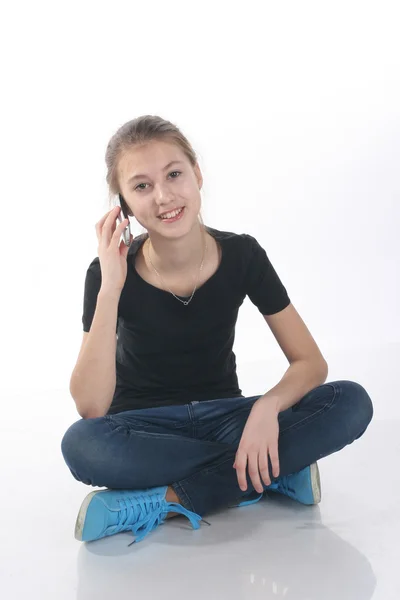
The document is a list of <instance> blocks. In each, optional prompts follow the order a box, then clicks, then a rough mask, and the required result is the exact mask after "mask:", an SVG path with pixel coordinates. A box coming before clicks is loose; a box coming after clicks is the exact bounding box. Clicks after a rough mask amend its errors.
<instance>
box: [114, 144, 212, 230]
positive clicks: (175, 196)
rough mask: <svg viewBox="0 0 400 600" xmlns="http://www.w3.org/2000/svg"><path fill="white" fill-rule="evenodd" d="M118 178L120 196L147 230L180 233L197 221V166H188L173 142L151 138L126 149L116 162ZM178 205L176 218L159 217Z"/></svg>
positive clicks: (186, 159)
mask: <svg viewBox="0 0 400 600" xmlns="http://www.w3.org/2000/svg"><path fill="white" fill-rule="evenodd" d="M173 161H174V162H173ZM118 178H119V182H120V186H121V193H122V196H123V198H124V199H125V201H126V203H127V204H128V206H129V208H130V209H131V211H132V213H133V214H134V216H135V217H136V219H137V220H138V222H139V223H140V224H141V225H142V226H143V227H144V228H145V229H147V231H149V232H150V233H155V234H158V235H163V236H167V237H171V236H172V237H176V236H178V235H179V236H181V235H184V234H185V233H187V232H188V231H190V230H191V229H192V227H193V226H194V225H195V224H197V223H198V222H199V221H198V215H199V211H200V208H201V196H200V188H201V186H202V184H203V178H202V176H201V172H200V168H199V166H198V165H197V164H196V166H195V167H192V165H191V163H190V161H189V160H188V158H187V156H186V155H185V154H184V152H183V151H182V150H181V149H180V148H179V147H178V146H176V145H175V144H173V143H168V142H164V141H162V142H161V141H152V142H147V143H146V144H144V145H142V146H139V147H133V148H130V149H129V150H126V151H125V152H124V153H123V155H122V156H121V158H120V160H119V163H118ZM180 208H183V211H182V212H181V213H180V215H179V216H178V217H177V218H176V217H175V218H170V219H167V220H162V219H161V218H160V215H164V214H165V213H169V212H172V211H174V210H176V209H180Z"/></svg>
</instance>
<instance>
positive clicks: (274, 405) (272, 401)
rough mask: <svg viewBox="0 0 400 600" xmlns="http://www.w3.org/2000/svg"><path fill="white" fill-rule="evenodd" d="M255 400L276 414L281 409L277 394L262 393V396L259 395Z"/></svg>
mask: <svg viewBox="0 0 400 600" xmlns="http://www.w3.org/2000/svg"><path fill="white" fill-rule="evenodd" d="M257 402H258V403H259V404H260V405H262V406H263V407H264V408H267V409H269V410H271V411H272V412H274V413H276V414H278V413H279V412H280V411H281V406H280V401H279V397H278V396H268V394H264V395H263V396H260V398H259V399H258V400H257Z"/></svg>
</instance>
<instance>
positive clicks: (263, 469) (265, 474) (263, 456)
mask: <svg viewBox="0 0 400 600" xmlns="http://www.w3.org/2000/svg"><path fill="white" fill-rule="evenodd" d="M258 466H259V469H260V474H261V478H262V480H263V482H264V483H265V485H271V478H270V476H269V467H268V451H267V450H265V452H260V455H259V457H258Z"/></svg>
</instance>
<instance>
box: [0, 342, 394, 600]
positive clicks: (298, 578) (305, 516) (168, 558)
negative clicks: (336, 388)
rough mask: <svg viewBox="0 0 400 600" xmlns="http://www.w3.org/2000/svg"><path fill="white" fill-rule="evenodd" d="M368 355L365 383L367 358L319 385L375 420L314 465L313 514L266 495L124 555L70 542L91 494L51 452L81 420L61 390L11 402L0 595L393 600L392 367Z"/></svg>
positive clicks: (6, 419)
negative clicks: (318, 497) (317, 493)
mask: <svg viewBox="0 0 400 600" xmlns="http://www.w3.org/2000/svg"><path fill="white" fill-rule="evenodd" d="M396 348H397V359H396V360H394V359H395V355H393V353H392V352H391V353H390V356H391V357H392V360H393V366H394V364H395V362H396V361H397V360H398V347H395V346H394V347H393V348H392V350H393V349H396ZM378 354H380V353H377V355H376V357H375V358H376V360H375V361H374V363H373V366H374V368H373V372H374V373H375V375H372V376H371V372H372V369H371V365H372V363H368V364H366V363H365V361H364V360H363V363H362V365H363V366H361V363H359V364H358V365H353V366H352V367H351V368H350V367H349V366H348V365H347V367H346V368H341V367H340V365H339V361H337V362H336V363H335V364H334V368H332V361H331V360H329V363H330V374H329V378H328V381H329V380H331V381H333V380H335V379H353V380H356V381H359V382H360V383H362V384H363V385H364V386H365V387H366V389H367V390H368V391H369V393H370V395H371V397H372V399H373V401H374V405H375V417H374V419H373V421H372V423H371V425H370V427H369V429H368V430H367V432H366V433H365V435H364V437H363V438H361V439H360V440H358V441H357V442H355V443H354V444H352V445H351V446H348V447H347V448H345V449H344V450H342V451H341V452H339V453H337V454H334V455H332V456H330V457H327V458H325V459H323V460H321V461H320V463H319V466H320V471H321V480H322V502H321V504H320V505H319V506H318V507H305V506H302V505H299V504H297V503H295V502H294V501H292V500H289V499H288V498H284V497H277V496H274V497H273V498H266V499H264V500H263V501H261V502H259V503H258V504H255V505H253V506H249V507H243V508H236V509H227V510H225V511H222V512H219V513H218V514H214V515H209V516H208V518H207V520H209V521H210V522H211V527H209V526H207V525H206V524H204V523H203V524H202V526H201V529H200V530H198V531H193V530H192V529H191V527H190V525H189V522H188V521H187V520H186V519H185V518H183V517H178V518H175V519H171V520H170V521H168V522H167V523H166V524H164V525H162V526H161V527H159V528H158V529H157V530H156V531H154V532H152V533H151V534H150V535H149V536H148V537H147V538H146V539H145V540H144V541H143V542H140V543H139V544H137V545H135V544H134V545H132V546H131V547H129V548H128V544H129V543H130V542H131V541H132V539H133V538H132V535H131V534H130V533H121V534H118V535H116V536H113V537H109V538H104V539H102V540H99V541H97V542H92V543H89V544H82V543H80V542H78V541H76V540H75V538H74V526H75V519H76V516H77V512H78V509H79V507H80V505H81V502H82V500H83V498H84V497H85V496H86V494H88V493H89V492H90V491H93V489H96V488H91V487H89V486H85V485H84V484H81V483H79V482H77V481H75V480H74V479H73V477H72V475H71V474H70V473H69V470H68V468H67V467H66V465H65V463H64V462H63V458H62V455H61V452H60V441H61V438H62V436H63V433H64V431H65V430H66V429H67V427H68V426H69V425H70V424H71V423H72V422H74V421H75V420H78V418H79V415H78V414H77V413H76V412H75V409H74V407H73V401H72V400H71V399H70V398H68V393H67V392H65V391H62V392H60V391H58V392H49V391H47V392H43V393H38V392H35V393H34V394H30V395H29V398H28V397H27V395H26V394H22V393H19V394H18V395H17V394H15V393H14V394H10V393H9V392H7V398H8V402H6V403H4V404H5V405H6V408H5V409H4V407H3V419H2V424H1V430H2V434H1V439H0V450H1V453H0V455H1V474H2V494H1V502H2V508H3V510H2V536H1V540H2V543H1V561H0V572H1V594H2V597H3V598H7V600H13V599H22V598H24V599H25V598H30V599H36V598H38V599H39V598H40V599H41V600H47V598H49V599H50V598H51V599H52V600H54V599H55V598H56V599H57V600H64V599H65V600H67V599H68V600H72V599H75V598H77V599H79V600H91V599H92V598H93V600H94V599H96V600H101V599H103V598H104V599H106V598H110V597H113V598H119V597H120V598H163V600H169V599H171V600H172V599H174V600H175V599H181V598H182V599H185V600H186V599H188V598H190V599H191V600H194V599H200V598H209V599H212V600H214V599H215V600H217V599H218V600H220V599H221V600H225V599H227V600H228V599H229V600H231V599H232V600H236V599H238V600H239V599H240V600H247V599H261V598H262V599H263V600H266V599H268V598H290V599H291V600H369V599H370V598H372V599H374V600H378V599H379V600H392V599H393V600H395V599H396V600H398V598H400V583H399V578H398V568H399V566H398V565H399V558H400V550H399V545H400V518H399V514H400V509H399V506H400V476H399V470H398V468H397V465H398V459H399V457H400V436H399V435H398V432H399V428H400V419H399V408H398V406H397V403H398V402H399V400H398V394H397V386H396V382H395V375H394V370H392V369H391V367H390V366H389V367H388V366H387V363H385V365H383V364H382V365H381V366H380V367H379V364H378V361H377V359H378ZM343 365H344V363H343ZM351 372H353V373H354V376H351V374H350V373H351ZM378 374H379V375H378ZM378 377H380V381H378ZM244 378H245V373H244V375H242V376H241V381H243V379H244ZM390 378H391V381H390ZM242 387H244V388H246V386H245V385H243V383H242ZM245 393H246V394H248V395H252V394H256V393H262V390H261V391H260V392H257V391H253V390H249V391H247V389H246V392H245ZM396 394H397V398H396ZM391 403H392V405H393V410H392V411H391V412H390V411H389V410H388V407H389V406H390V404H391ZM60 406H62V407H68V408H67V409H66V410H65V411H61V410H60ZM64 412H65V413H67V414H63V416H62V417H61V418H60V414H61V413H64ZM386 414H387V418H386ZM393 415H394V416H393Z"/></svg>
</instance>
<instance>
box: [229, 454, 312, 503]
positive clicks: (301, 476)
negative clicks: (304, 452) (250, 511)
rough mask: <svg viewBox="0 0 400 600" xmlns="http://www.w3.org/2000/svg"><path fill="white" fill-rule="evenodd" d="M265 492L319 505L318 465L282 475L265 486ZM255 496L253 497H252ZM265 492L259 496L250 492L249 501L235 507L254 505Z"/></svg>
mask: <svg viewBox="0 0 400 600" xmlns="http://www.w3.org/2000/svg"><path fill="white" fill-rule="evenodd" d="M265 491H266V492H276V493H278V494H283V495H284V496H289V498H292V499H293V500H297V502H301V504H307V505H311V504H319V502H321V480H320V476H319V469H318V464H317V463H316V462H315V463H313V464H312V465H310V466H309V467H305V469H302V470H301V471H298V473H293V474H292V475H284V476H283V477H279V478H278V479H277V480H276V481H274V482H273V483H271V485H269V486H266V488H265ZM255 494H257V495H256V496H255V497H254V495H255ZM264 494H265V492H263V493H262V494H259V493H258V492H254V491H253V492H251V494H249V496H250V499H249V500H244V501H243V502H241V503H240V504H237V506H248V505H249V504H255V503H256V502H258V501H259V500H261V498H262V497H263V496H264Z"/></svg>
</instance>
